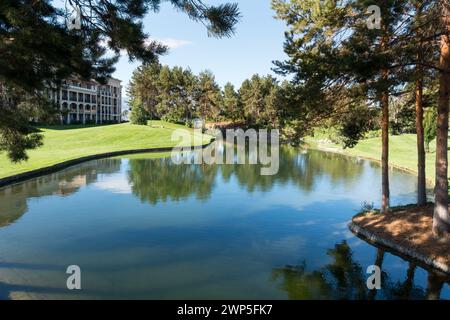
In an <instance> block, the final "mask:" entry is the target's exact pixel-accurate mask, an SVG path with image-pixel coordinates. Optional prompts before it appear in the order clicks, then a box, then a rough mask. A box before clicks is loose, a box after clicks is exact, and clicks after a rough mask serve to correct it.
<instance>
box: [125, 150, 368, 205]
mask: <svg viewBox="0 0 450 320" xmlns="http://www.w3.org/2000/svg"><path fill="white" fill-rule="evenodd" d="M222 150H223V152H226V148H222ZM248 153H249V150H247V159H248V157H249V155H248ZM250 156H253V157H254V156H255V155H250ZM220 157H222V158H223V159H225V158H226V154H224V153H222V154H221V155H220ZM279 160H280V166H279V171H278V173H277V174H276V175H273V176H263V175H261V165H259V164H257V165H250V164H232V165H230V164H223V165H206V164H204V165H186V164H182V165H177V164H174V163H173V162H172V161H171V159H170V158H166V159H131V160H130V162H129V164H130V167H129V171H128V180H129V182H130V183H131V184H132V190H133V193H134V194H135V195H136V196H137V197H139V198H140V199H141V200H142V201H148V202H150V203H152V204H156V203H158V202H159V201H167V200H181V199H185V198H187V197H189V196H191V195H195V196H196V197H197V198H201V199H205V198H208V197H209V196H210V194H211V192H212V189H213V187H214V186H215V181H216V177H217V176H221V177H222V179H223V180H224V181H226V182H228V181H230V180H231V179H232V178H233V177H234V178H235V179H236V181H237V183H238V184H239V186H240V187H242V188H245V189H246V190H247V191H248V192H255V191H256V190H258V191H262V192H268V191H270V190H271V189H272V188H273V187H274V186H275V185H282V186H283V185H286V184H293V185H295V186H297V187H298V188H299V189H300V190H302V191H303V192H309V191H311V190H312V189H313V187H314V184H315V183H316V181H320V180H321V179H322V178H323V176H327V177H329V179H330V180H331V182H332V183H334V184H337V183H340V182H342V183H344V184H346V185H351V183H353V182H355V181H356V180H357V177H359V176H360V175H361V174H362V172H363V170H364V167H363V163H362V162H360V161H358V160H355V159H351V158H346V157H343V156H341V155H336V154H331V153H323V152H317V151H310V152H304V153H302V152H299V150H298V149H294V148H290V147H281V148H280V159H279Z"/></svg>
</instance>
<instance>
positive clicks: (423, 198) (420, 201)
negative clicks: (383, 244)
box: [416, 67, 427, 206]
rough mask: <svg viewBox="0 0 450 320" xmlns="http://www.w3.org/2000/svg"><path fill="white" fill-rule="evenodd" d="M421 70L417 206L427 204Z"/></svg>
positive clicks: (417, 92) (417, 115) (418, 105)
mask: <svg viewBox="0 0 450 320" xmlns="http://www.w3.org/2000/svg"><path fill="white" fill-rule="evenodd" d="M422 72H423V70H422V68H421V67H419V72H418V73H419V75H418V77H419V78H418V80H417V83H416V131H417V172H418V177H417V205H419V206H423V205H425V204H426V202H427V195H426V176H425V139H424V129H423V74H422Z"/></svg>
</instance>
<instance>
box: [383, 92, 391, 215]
mask: <svg viewBox="0 0 450 320" xmlns="http://www.w3.org/2000/svg"><path fill="white" fill-rule="evenodd" d="M381 109H382V113H383V114H382V120H381V139H382V147H381V213H387V212H388V211H389V93H388V92H383V93H382V95H381Z"/></svg>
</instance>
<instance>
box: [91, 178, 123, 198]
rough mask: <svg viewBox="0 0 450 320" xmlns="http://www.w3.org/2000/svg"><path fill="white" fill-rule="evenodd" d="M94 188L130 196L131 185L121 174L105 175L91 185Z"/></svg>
mask: <svg viewBox="0 0 450 320" xmlns="http://www.w3.org/2000/svg"><path fill="white" fill-rule="evenodd" d="M92 186H93V187H94V188H97V189H101V190H105V191H110V192H112V193H116V194H131V193H132V190H131V185H130V184H129V183H128V181H127V180H126V179H124V177H123V175H122V174H113V175H105V176H103V177H101V178H100V179H99V180H98V181H97V182H95V183H93V185H92Z"/></svg>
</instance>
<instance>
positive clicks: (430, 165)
mask: <svg viewBox="0 0 450 320" xmlns="http://www.w3.org/2000/svg"><path fill="white" fill-rule="evenodd" d="M307 142H308V143H312V145H313V146H314V145H316V146H318V147H319V148H326V149H331V150H337V151H340V152H343V153H346V154H350V155H355V156H361V157H367V158H372V159H376V160H381V138H371V139H365V140H362V141H360V142H359V143H358V144H357V145H356V146H355V147H354V148H348V149H345V150H343V149H342V148H341V147H340V146H338V145H335V144H331V143H323V142H320V141H316V140H314V139H311V138H308V139H307ZM389 143H390V145H389V162H390V163H391V164H392V165H395V166H398V167H402V168H405V169H408V170H411V171H414V172H417V144H416V135H414V134H404V135H399V136H391V137H390V138H389ZM435 156H436V154H435V142H434V141H433V142H432V143H431V144H430V153H427V154H426V175H427V179H429V180H430V182H432V181H434V176H435V172H434V170H435Z"/></svg>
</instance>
